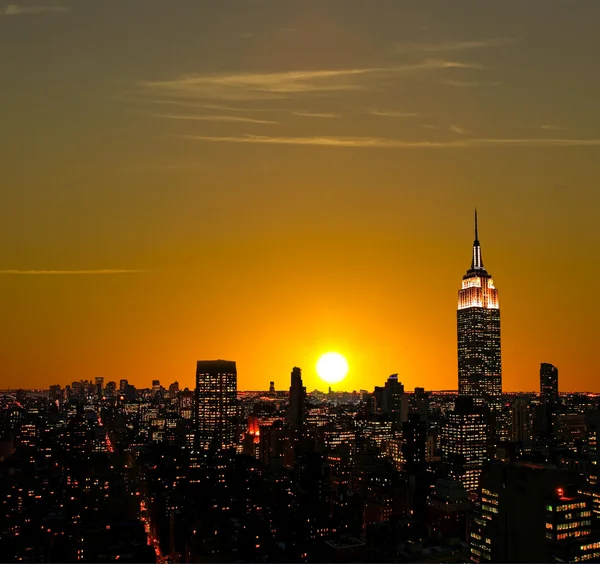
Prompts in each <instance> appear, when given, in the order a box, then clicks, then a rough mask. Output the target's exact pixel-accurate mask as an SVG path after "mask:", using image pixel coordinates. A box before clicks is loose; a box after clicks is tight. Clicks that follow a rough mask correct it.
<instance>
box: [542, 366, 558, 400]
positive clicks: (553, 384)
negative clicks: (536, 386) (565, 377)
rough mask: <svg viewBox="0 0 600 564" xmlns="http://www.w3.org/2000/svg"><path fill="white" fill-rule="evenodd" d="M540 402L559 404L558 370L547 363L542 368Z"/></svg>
mask: <svg viewBox="0 0 600 564" xmlns="http://www.w3.org/2000/svg"><path fill="white" fill-rule="evenodd" d="M540 400H541V401H542V403H543V404H545V405H549V406H555V405H557V404H558V368H556V366H553V365H552V364H548V363H547V362H542V364H541V366H540Z"/></svg>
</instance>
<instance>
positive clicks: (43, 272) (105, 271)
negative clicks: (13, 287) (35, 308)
mask: <svg viewBox="0 0 600 564" xmlns="http://www.w3.org/2000/svg"><path fill="white" fill-rule="evenodd" d="M141 272H148V271H147V270H123V269H102V270H0V274H23V275H47V274H48V275H49V274H69V275H80V274H81V275H83V274H85V275H89V274H138V273H141Z"/></svg>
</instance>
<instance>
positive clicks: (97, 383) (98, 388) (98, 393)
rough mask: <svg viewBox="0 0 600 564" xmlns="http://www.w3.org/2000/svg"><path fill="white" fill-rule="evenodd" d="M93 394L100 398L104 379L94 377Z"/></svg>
mask: <svg viewBox="0 0 600 564" xmlns="http://www.w3.org/2000/svg"><path fill="white" fill-rule="evenodd" d="M94 392H95V395H96V397H97V398H101V397H102V394H103V393H104V377H103V376H96V381H95V385H94Z"/></svg>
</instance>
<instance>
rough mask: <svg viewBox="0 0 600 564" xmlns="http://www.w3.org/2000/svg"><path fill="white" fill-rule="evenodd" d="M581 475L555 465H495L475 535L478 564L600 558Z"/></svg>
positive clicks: (485, 479)
mask: <svg viewBox="0 0 600 564" xmlns="http://www.w3.org/2000/svg"><path fill="white" fill-rule="evenodd" d="M577 480H578V476H577V474H576V473H572V472H570V471H569V470H564V469H559V468H557V467H555V466H551V465H542V464H530V463H523V462H516V463H510V464H505V463H494V464H492V465H491V466H490V467H489V469H488V471H487V472H486V473H485V474H484V475H483V476H482V479H481V500H480V504H479V506H478V507H477V509H476V510H475V514H474V516H473V519H472V522H471V528H470V533H469V544H470V552H471V561H472V562H586V561H597V559H598V558H599V557H600V543H598V541H597V536H596V535H595V533H593V531H592V517H591V515H592V511H591V501H590V500H589V499H588V498H586V497H584V496H581V495H579V494H578V493H577V490H576V483H577Z"/></svg>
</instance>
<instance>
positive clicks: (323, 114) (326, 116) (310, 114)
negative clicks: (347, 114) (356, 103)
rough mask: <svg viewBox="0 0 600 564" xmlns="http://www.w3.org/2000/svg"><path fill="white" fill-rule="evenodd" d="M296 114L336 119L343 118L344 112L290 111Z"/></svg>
mask: <svg viewBox="0 0 600 564" xmlns="http://www.w3.org/2000/svg"><path fill="white" fill-rule="evenodd" d="M290 113H291V114H292V115H295V116H304V117H313V118H325V119H335V118H341V117H342V114H334V113H326V112H324V113H319V112H304V111H292V112H290Z"/></svg>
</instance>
